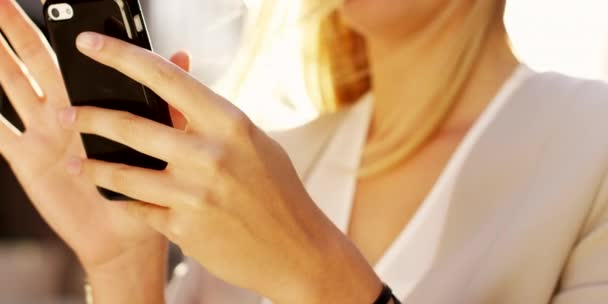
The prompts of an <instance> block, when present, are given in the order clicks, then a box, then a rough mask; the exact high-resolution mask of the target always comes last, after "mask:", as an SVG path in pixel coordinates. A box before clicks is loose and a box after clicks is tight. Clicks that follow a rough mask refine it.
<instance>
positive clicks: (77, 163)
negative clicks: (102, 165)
mask: <svg viewBox="0 0 608 304" xmlns="http://www.w3.org/2000/svg"><path fill="white" fill-rule="evenodd" d="M66 170H67V171H68V173H69V174H71V175H79V174H80V171H81V170H82V159H80V158H78V157H73V158H71V159H70V160H69V161H68V163H67V165H66Z"/></svg>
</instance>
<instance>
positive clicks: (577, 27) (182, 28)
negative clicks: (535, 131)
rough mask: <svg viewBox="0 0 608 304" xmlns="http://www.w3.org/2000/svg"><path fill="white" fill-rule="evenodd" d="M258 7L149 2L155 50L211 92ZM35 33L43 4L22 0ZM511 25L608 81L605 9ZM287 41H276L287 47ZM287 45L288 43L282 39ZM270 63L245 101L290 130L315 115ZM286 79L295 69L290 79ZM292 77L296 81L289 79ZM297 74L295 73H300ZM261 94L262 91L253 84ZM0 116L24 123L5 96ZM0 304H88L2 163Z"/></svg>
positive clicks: (512, 13)
mask: <svg viewBox="0 0 608 304" xmlns="http://www.w3.org/2000/svg"><path fill="white" fill-rule="evenodd" d="M259 1H261V0H249V1H244V0H177V1H163V0H142V5H143V6H144V11H145V13H146V18H147V22H148V27H149V30H150V33H151V36H152V40H153V44H154V46H155V50H156V51H157V52H158V53H160V54H161V55H163V56H169V55H170V54H172V53H173V52H175V51H177V50H181V49H186V50H189V51H190V52H191V53H192V55H193V58H194V61H193V71H192V73H193V74H194V75H195V76H196V77H197V78H198V79H200V80H201V81H203V82H204V83H206V84H208V85H210V86H213V85H214V84H216V83H217V82H218V80H219V79H221V77H222V76H223V75H224V73H225V72H226V70H227V69H228V67H229V65H230V63H231V61H232V60H233V58H234V56H235V53H236V50H237V49H238V46H239V41H240V38H241V32H242V31H241V29H242V27H243V24H244V22H243V20H244V19H243V18H244V17H245V16H246V14H247V8H248V7H251V5H256V4H257V2H259ZM18 2H19V3H20V4H22V5H23V7H24V8H25V9H26V10H27V11H28V13H29V14H31V16H32V18H33V19H34V20H35V21H36V23H37V24H38V25H42V24H43V20H41V18H42V14H41V5H40V1H39V0H18ZM508 2H509V8H508V12H507V17H506V21H507V25H508V28H509V31H510V33H511V37H512V40H513V47H514V49H515V50H516V52H517V54H518V55H519V57H520V58H521V59H522V60H523V61H524V62H525V63H527V64H528V65H530V66H531V67H532V68H534V69H536V70H540V71H546V70H554V71H559V72H562V73H566V74H570V75H574V76H578V77H585V78H596V79H605V80H608V18H605V14H606V12H607V11H608V2H607V1H605V0H578V1H571V0H508ZM280 40H281V39H277V41H278V42H277V43H280V42H279V41H280ZM283 40H284V42H285V43H288V42H289V39H283ZM281 60H285V61H289V60H291V58H281V57H276V56H275V57H273V59H272V61H271V62H269V64H268V65H267V66H265V68H264V69H263V70H264V72H263V73H262V74H261V75H260V77H259V78H258V79H259V81H260V86H259V88H260V89H259V90H258V91H256V90H255V89H253V90H250V92H247V94H246V95H245V96H244V97H243V98H241V99H242V100H239V101H238V103H237V104H238V105H239V106H241V107H242V108H243V109H244V110H245V111H246V112H247V113H249V114H250V115H251V116H252V117H254V119H255V120H256V121H258V122H259V123H260V124H262V125H263V126H266V127H269V128H285V127H288V126H290V125H293V124H296V123H297V122H299V121H302V120H304V119H307V118H309V117H310V116H312V115H314V111H312V108H311V107H310V106H308V105H307V104H305V100H304V99H301V100H298V99H297V98H296V99H294V100H295V102H296V103H297V102H298V101H299V102H300V103H301V104H291V105H289V106H287V105H286V104H285V102H283V101H281V100H279V99H280V98H278V97H276V96H275V95H273V94H269V93H268V92H267V91H266V90H264V89H263V88H266V86H265V85H264V84H268V83H272V82H274V81H279V78H280V77H283V76H284V75H285V74H284V72H285V71H284V70H279V68H281V67H279V66H282V67H283V68H284V66H283V65H280V64H278V63H279V62H281ZM288 72H289V71H288ZM291 72H292V74H293V73H294V72H293V71H291ZM296 72H297V71H296ZM254 87H258V86H254ZM0 112H1V113H2V114H3V115H4V116H5V117H7V118H8V119H9V120H11V121H13V122H15V123H17V124H18V119H17V117H16V115H15V113H14V112H13V111H12V109H11V108H10V106H9V104H8V101H7V100H6V99H5V97H4V96H3V94H2V91H1V90H0ZM0 269H1V270H2V271H1V272H0V304H4V303H11V304H26V303H27V304H29V303H42V304H45V303H48V304H51V303H52V304H67V303H83V302H84V301H83V300H82V299H83V297H82V288H81V286H82V282H83V276H82V273H81V270H80V268H79V267H78V263H77V262H76V261H75V259H74V257H73V256H72V255H71V253H70V251H69V250H68V249H67V248H65V246H64V245H63V244H62V242H60V241H59V240H58V239H57V237H56V236H55V235H54V234H53V233H52V231H50V230H49V228H48V227H47V226H46V225H45V224H44V222H43V221H42V220H41V219H40V217H39V215H38V214H37V213H36V211H35V210H34V209H33V208H32V207H31V205H30V203H29V202H28V200H27V198H26V196H25V195H24V194H23V192H22V191H21V189H20V187H19V185H18V184H17V182H16V181H15V179H14V177H13V175H12V173H11V171H10V168H9V167H8V165H7V164H6V163H5V162H4V161H3V160H2V159H0Z"/></svg>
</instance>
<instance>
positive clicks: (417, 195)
mask: <svg viewBox="0 0 608 304" xmlns="http://www.w3.org/2000/svg"><path fill="white" fill-rule="evenodd" d="M460 139H461V136H453V137H450V138H443V139H441V140H437V141H435V142H433V143H432V144H430V145H428V146H426V147H425V148H424V149H422V150H421V151H420V153H418V154H416V155H415V156H414V157H412V159H411V160H410V161H407V162H405V163H404V164H402V165H401V166H399V167H397V168H395V169H394V170H391V171H390V172H388V173H387V174H384V175H382V176H377V177H371V178H361V179H359V180H358V181H357V186H356V192H355V196H354V201H353V208H352V211H351V217H350V224H349V230H348V234H349V237H350V238H351V239H352V241H353V242H354V243H355V244H356V245H357V247H358V248H359V250H361V252H362V253H363V255H364V256H365V257H366V258H367V259H368V261H369V262H370V263H372V264H375V263H376V262H378V260H379V259H380V258H381V257H382V256H383V254H384V252H386V250H388V249H389V248H390V246H391V244H392V243H393V242H394V240H395V239H396V238H397V237H398V236H399V234H400V233H401V232H402V231H403V230H404V228H405V227H406V226H407V224H408V223H409V222H410V220H411V219H412V217H413V216H414V215H415V214H416V211H417V210H418V208H419V207H420V206H421V205H422V203H423V202H424V200H425V198H426V197H427V196H428V194H429V192H430V191H431V190H432V188H433V186H434V185H435V183H436V181H437V179H438V178H439V176H440V175H441V173H442V172H443V170H444V168H445V166H446V164H447V162H448V161H449V159H450V157H451V155H452V154H453V152H454V150H455V149H456V146H457V143H458V141H459V140H460Z"/></svg>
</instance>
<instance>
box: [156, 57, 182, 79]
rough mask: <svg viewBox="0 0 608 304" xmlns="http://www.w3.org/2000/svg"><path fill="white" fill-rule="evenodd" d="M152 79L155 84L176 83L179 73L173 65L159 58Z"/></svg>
mask: <svg viewBox="0 0 608 304" xmlns="http://www.w3.org/2000/svg"><path fill="white" fill-rule="evenodd" d="M151 77H152V80H153V82H154V83H158V84H166V83H172V82H174V81H175V80H176V78H177V73H176V69H175V68H174V67H173V66H172V65H170V64H168V63H167V62H165V61H164V60H161V59H158V58H157V59H156V60H154V64H153V67H152V74H151Z"/></svg>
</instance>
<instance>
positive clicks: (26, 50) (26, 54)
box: [17, 37, 46, 60]
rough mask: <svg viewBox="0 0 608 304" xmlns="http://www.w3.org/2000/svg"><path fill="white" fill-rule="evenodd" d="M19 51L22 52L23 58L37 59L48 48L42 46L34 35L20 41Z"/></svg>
mask: <svg viewBox="0 0 608 304" xmlns="http://www.w3.org/2000/svg"><path fill="white" fill-rule="evenodd" d="M17 52H19V53H20V55H21V57H22V58H27V59H32V60H36V59H37V58H39V57H40V56H42V55H43V54H44V53H45V52H46V49H45V48H43V47H42V45H41V44H40V41H37V40H35V39H33V37H32V38H28V39H26V40H24V41H23V42H22V43H20V44H19V47H18V48H17Z"/></svg>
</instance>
